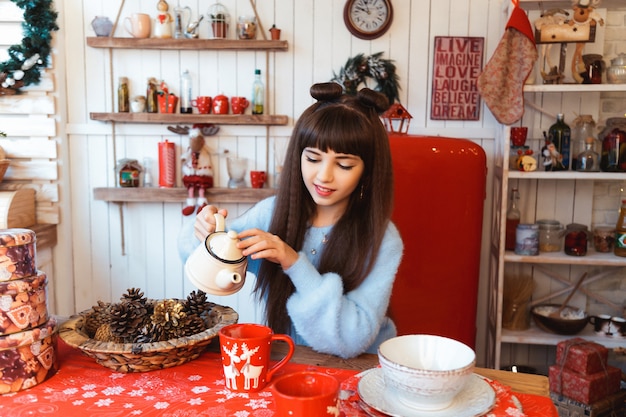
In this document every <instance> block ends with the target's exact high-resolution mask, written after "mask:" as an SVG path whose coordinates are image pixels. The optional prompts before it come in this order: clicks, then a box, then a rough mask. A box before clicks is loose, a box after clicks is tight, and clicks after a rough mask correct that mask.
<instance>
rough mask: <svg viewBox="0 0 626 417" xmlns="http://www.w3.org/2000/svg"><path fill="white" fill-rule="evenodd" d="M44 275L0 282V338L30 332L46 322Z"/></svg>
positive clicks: (39, 273)
mask: <svg viewBox="0 0 626 417" xmlns="http://www.w3.org/2000/svg"><path fill="white" fill-rule="evenodd" d="M47 282H48V281H47V279H46V274H45V273H44V272H42V271H39V272H38V273H37V275H34V276H32V277H28V278H24V279H14V280H12V281H3V282H0V336H3V335H7V334H11V333H17V332H22V331H25V330H30V329H32V328H35V327H38V326H41V325H42V324H44V323H46V322H47V321H48V308H47V304H46V299H47V297H46V286H47Z"/></svg>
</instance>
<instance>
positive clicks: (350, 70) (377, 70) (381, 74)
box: [331, 52, 400, 104]
mask: <svg viewBox="0 0 626 417" xmlns="http://www.w3.org/2000/svg"><path fill="white" fill-rule="evenodd" d="M382 54H383V53H382V52H378V53H376V54H374V55H370V56H368V57H366V56H365V55H364V54H358V55H356V56H354V57H352V58H348V60H347V61H346V65H345V66H344V67H343V68H341V70H340V71H339V75H337V74H335V73H334V72H333V79H332V80H331V81H334V82H336V83H338V84H341V85H342V86H343V89H344V91H345V92H346V93H347V94H356V92H357V90H358V88H359V86H360V85H361V84H365V86H366V87H367V86H368V85H367V79H368V78H373V79H375V80H376V87H374V88H373V90H376V91H380V92H381V93H383V94H384V95H386V96H387V98H388V99H389V103H390V104H393V103H395V102H396V101H399V94H398V91H399V90H400V87H399V85H398V76H397V75H396V66H395V65H394V64H393V61H391V60H389V59H382V58H381V56H382ZM370 88H371V87H370Z"/></svg>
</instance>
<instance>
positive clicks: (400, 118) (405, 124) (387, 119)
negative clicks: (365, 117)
mask: <svg viewBox="0 0 626 417" xmlns="http://www.w3.org/2000/svg"><path fill="white" fill-rule="evenodd" d="M412 118H413V116H411V115H410V114H409V112H408V111H407V110H406V109H405V108H404V106H402V104H400V103H393V104H392V105H391V107H389V109H387V111H386V112H384V113H383V115H382V119H383V123H384V124H385V129H387V131H388V132H389V133H400V134H406V133H407V132H408V131H409V124H411V119H412Z"/></svg>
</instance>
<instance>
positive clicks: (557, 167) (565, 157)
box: [548, 113, 572, 171]
mask: <svg viewBox="0 0 626 417" xmlns="http://www.w3.org/2000/svg"><path fill="white" fill-rule="evenodd" d="M571 133H572V131H571V129H570V127H569V126H568V125H567V124H566V123H565V116H563V113H559V114H557V115H556V123H554V124H553V125H552V126H550V129H549V130H548V139H549V140H550V142H551V143H553V144H554V146H555V148H556V151H557V152H558V153H559V155H560V157H559V158H560V163H559V161H557V163H556V164H553V165H552V171H564V170H568V169H569V162H570V161H569V159H570V137H571Z"/></svg>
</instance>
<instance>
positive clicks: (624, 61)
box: [611, 52, 626, 65]
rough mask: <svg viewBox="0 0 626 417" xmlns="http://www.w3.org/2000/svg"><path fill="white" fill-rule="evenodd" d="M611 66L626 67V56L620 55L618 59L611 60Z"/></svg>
mask: <svg viewBox="0 0 626 417" xmlns="http://www.w3.org/2000/svg"><path fill="white" fill-rule="evenodd" d="M611 65H626V54H625V53H623V52H622V53H620V54H619V55H617V57H616V58H613V59H612V60H611Z"/></svg>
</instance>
